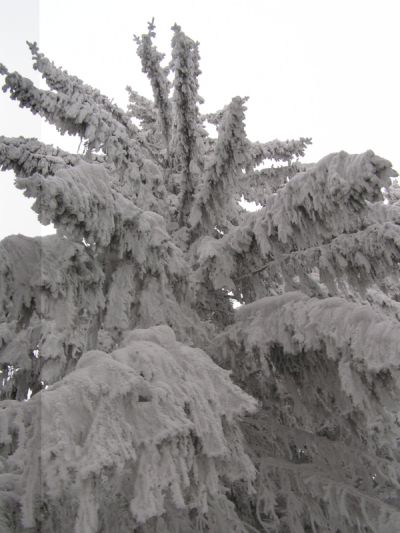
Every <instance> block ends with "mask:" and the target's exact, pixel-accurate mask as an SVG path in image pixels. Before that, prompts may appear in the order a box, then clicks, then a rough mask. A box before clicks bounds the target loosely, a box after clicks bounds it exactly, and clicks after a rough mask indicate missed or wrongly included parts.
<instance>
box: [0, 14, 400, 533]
mask: <svg viewBox="0 0 400 533" xmlns="http://www.w3.org/2000/svg"><path fill="white" fill-rule="evenodd" d="M172 30H173V37H172V53H171V61H170V63H168V64H165V63H164V59H165V57H164V55H163V54H161V53H160V52H159V51H158V50H157V48H156V46H155V44H154V39H155V36H156V34H155V26H154V21H152V22H151V23H150V24H149V27H148V32H147V33H145V34H144V35H142V36H139V37H135V41H136V44H137V53H138V55H139V57H140V59H141V63H142V70H143V72H144V73H145V74H146V75H147V77H148V78H149V81H150V83H151V88H152V91H153V100H150V99H147V98H144V97H142V96H141V95H139V94H138V93H137V92H136V91H135V90H134V88H128V93H129V105H128V109H127V110H126V111H124V110H122V109H120V108H119V107H118V106H116V105H115V104H114V103H112V102H111V101H110V100H109V98H107V97H106V96H104V95H102V94H101V93H100V92H99V91H98V90H95V89H93V88H91V87H90V86H88V85H86V84H85V83H84V82H83V81H81V80H80V79H78V78H77V77H75V76H72V75H70V74H68V73H67V72H66V71H64V70H62V69H61V68H58V67H57V66H55V64H54V63H53V62H52V61H50V60H49V59H48V58H47V57H46V56H45V55H44V54H43V53H42V52H40V51H39V48H38V46H37V44H36V43H28V45H29V49H30V52H31V54H32V58H33V66H34V68H35V69H36V70H38V71H39V72H40V73H41V75H42V77H43V78H44V80H45V81H46V83H47V85H48V90H44V89H39V88H37V87H35V85H34V84H33V83H32V82H31V81H30V80H29V79H27V78H24V77H23V76H21V75H20V74H19V73H17V72H12V71H9V70H8V68H7V67H6V66H4V65H1V66H0V72H1V74H2V75H3V76H4V86H3V90H4V91H5V92H8V93H9V94H10V96H11V98H12V99H14V100H17V101H18V102H19V105H20V106H21V107H24V108H27V109H29V110H30V111H31V112H32V113H34V114H39V115H40V116H41V117H44V118H45V119H46V120H47V121H48V122H49V123H51V124H53V125H54V126H55V127H56V128H57V130H58V131H60V132H61V133H63V134H64V133H67V134H69V135H75V136H78V137H79V138H80V139H82V140H83V141H84V146H85V153H84V154H82V155H79V154H72V153H68V152H65V151H63V150H61V149H59V148H54V147H53V146H49V145H45V144H43V143H41V142H40V141H39V140H37V139H27V138H24V137H18V138H7V137H0V166H1V168H2V169H3V170H7V169H12V170H13V171H14V172H15V175H16V180H15V185H16V187H17V188H19V189H21V190H22V191H23V192H24V194H25V195H26V196H27V197H29V198H34V199H35V203H34V204H33V209H34V211H35V212H36V213H37V215H38V217H39V220H40V221H41V222H42V223H43V224H49V223H53V224H54V226H55V228H56V231H57V233H56V234H55V235H51V236H47V237H35V238H28V237H24V236H22V235H13V236H10V237H7V238H5V239H4V240H3V241H1V242H0V363H1V385H2V386H1V396H0V398H1V402H0V451H1V453H0V458H1V462H0V466H1V468H0V530H1V531H2V532H4V533H22V532H25V531H26V532H27V533H33V532H39V531H40V532H43V533H54V532H57V533H71V532H75V533H108V532H111V531H112V532H113V533H126V532H128V531H137V532H139V533H156V532H157V533H168V532H170V533H175V532H181V533H189V532H210V533H222V532H241V533H243V532H248V533H249V532H250V533H251V532H268V533H310V532H314V533H319V532H320V533H325V532H334V533H361V532H362V533H394V532H395V531H397V530H398V528H399V524H400V449H399V445H400V420H399V415H400V413H399V411H400V410H399V407H400V278H399V273H400V271H399V265H400V233H399V224H400V202H399V198H400V194H399V185H398V184H397V181H396V176H397V173H396V172H395V171H394V170H393V169H392V166H391V163H390V162H389V161H387V160H385V159H383V158H381V157H379V156H377V155H375V154H374V153H373V152H372V151H368V152H366V153H364V154H359V155H350V154H348V153H346V152H339V153H334V154H331V155H328V156H327V157H325V158H324V159H322V160H321V161H319V162H318V163H316V164H305V163H303V162H301V161H300V158H302V157H303V156H304V154H305V150H306V148H307V145H309V144H310V142H311V140H310V139H309V138H300V139H297V140H288V141H278V140H273V141H269V142H251V141H250V140H249V139H248V138H247V136H246V132H245V111H246V101H247V98H245V97H239V96H234V97H233V98H232V99H231V101H230V103H228V104H227V106H226V107H225V108H224V109H222V110H218V111H216V112H215V113H202V112H201V105H202V104H203V100H202V98H201V96H200V95H199V82H198V77H199V74H200V67H199V60H200V55H199V44H198V43H196V42H194V41H193V40H192V39H190V38H189V37H188V36H186V35H185V33H184V32H183V31H182V29H181V28H180V27H179V26H178V25H175V26H174V27H173V28H172ZM207 123H208V124H213V125H214V126H216V128H217V137H216V138H214V137H212V135H210V134H209V133H208V132H207ZM263 164H265V168H262V165H263ZM243 198H244V199H246V200H248V201H254V202H256V203H257V204H258V205H259V207H260V209H259V210H257V211H255V212H248V211H246V210H245V209H244V208H243V207H242V204H241V199H243Z"/></svg>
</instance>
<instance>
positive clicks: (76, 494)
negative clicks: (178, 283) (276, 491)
mask: <svg viewBox="0 0 400 533" xmlns="http://www.w3.org/2000/svg"><path fill="white" fill-rule="evenodd" d="M256 406H257V403H256V401H255V400H254V399H253V398H251V397H250V396H248V395H247V394H246V393H244V392H243V391H242V390H241V389H240V388H239V387H237V386H236V385H234V384H233V383H232V382H231V380H230V378H229V373H228V372H226V371H225V370H223V369H221V368H219V367H218V366H217V365H215V363H213V362H212V360H211V359H210V357H209V356H208V355H207V354H206V353H205V352H203V351H202V350H200V349H195V348H192V347H189V346H186V345H184V344H181V343H179V342H177V340H176V338H175V335H174V333H173V331H172V330H171V329H170V328H168V327H167V326H158V327H153V328H149V329H136V330H134V331H131V332H129V334H128V335H127V336H126V338H125V340H124V341H123V343H122V345H121V347H120V348H119V349H118V350H115V351H113V352H112V353H111V354H106V353H104V352H102V351H100V350H92V351H88V352H87V353H85V354H84V355H83V356H82V358H81V359H80V361H79V363H78V365H77V368H76V369H75V370H74V371H72V372H71V373H69V374H68V375H67V376H66V377H64V379H62V380H60V381H59V382H58V383H55V384H54V385H52V386H51V387H49V388H48V389H47V390H46V391H45V392H43V393H39V394H38V395H37V396H35V397H34V398H32V400H30V401H29V402H21V403H20V404H19V410H20V411H19V413H20V420H22V421H23V423H22V422H20V424H19V425H16V424H15V425H14V424H13V413H12V412H10V411H12V409H13V408H14V407H15V406H14V405H13V404H12V405H11V406H10V409H6V411H5V413H2V414H3V417H2V422H3V424H2V432H1V434H0V443H1V444H3V443H4V441H5V440H6V439H8V438H9V437H10V433H11V431H12V430H14V431H17V433H18V440H19V447H18V450H17V451H16V452H15V456H14V459H15V468H14V473H15V474H16V477H15V478H11V479H10V483H11V480H12V487H13V490H14V491H15V492H16V494H18V503H19V506H20V509H21V515H20V517H19V518H20V523H23V524H24V526H26V527H36V525H37V524H39V523H40V524H43V520H45V521H46V518H47V514H49V515H50V516H51V524H52V527H53V528H55V529H56V530H57V531H60V532H63V533H64V532H65V533H66V532H67V531H73V530H74V529H75V530H76V531H85V532H89V531H90V532H93V533H94V532H95V531H96V530H98V527H97V526H98V525H99V524H103V525H104V524H105V527H106V529H107V530H110V529H112V528H113V527H114V526H115V523H118V524H120V525H121V524H122V525H123V530H124V531H130V530H132V531H133V530H135V529H137V528H138V527H140V526H141V525H143V524H146V522H148V521H150V520H153V521H154V520H157V519H158V518H160V519H162V520H163V521H162V523H163V524H164V525H165V524H166V523H168V524H174V522H175V521H176V520H177V519H176V515H177V514H179V515H181V516H182V515H183V517H184V518H185V522H184V523H185V531H191V530H192V531H193V530H195V529H197V528H195V529H192V527H191V525H193V527H195V525H194V522H195V520H196V517H194V518H192V515H193V509H195V510H196V514H197V516H198V515H200V516H203V515H204V520H205V522H207V515H208V518H209V520H210V526H211V527H210V528H207V529H209V530H210V531H212V532H214V533H217V532H218V529H217V528H216V527H212V522H213V515H214V512H215V511H214V509H215V508H217V509H218V507H219V505H221V504H220V503H219V501H220V500H222V508H221V509H220V512H222V513H223V512H224V511H225V523H228V524H229V523H230V521H234V520H235V519H236V522H237V523H239V520H238V518H237V515H236V513H235V511H234V508H233V506H232V505H229V502H228V500H227V498H226V495H225V492H226V485H227V484H228V483H233V482H235V481H238V480H239V479H244V480H245V481H246V482H247V483H248V484H249V485H251V483H252V482H253V480H254V477H255V471H254V468H253V466H252V463H251V461H250V459H249V457H248V456H247V454H246V453H245V451H244V448H243V445H244V443H243V439H242V436H241V433H240V430H239V427H238V419H239V417H241V416H243V415H245V414H247V413H253V412H254V411H255V410H256ZM71 411H72V412H73V413H74V416H73V417H72V418H71V417H70V414H71ZM4 415H5V416H4ZM65 420H69V423H68V424H67V425H66V424H65ZM15 426H16V427H15ZM66 449H68V450H73V453H71V454H66ZM160 463H161V464H162V465H163V466H164V468H160ZM56 472H57V475H56ZM166 472H168V475H166ZM204 472H206V473H207V475H203V473H204ZM7 475H8V472H6V473H4V470H3V471H2V473H1V474H0V481H2V476H3V477H6V476H7ZM121 476H122V480H124V481H123V483H121ZM93 477H94V478H96V479H100V478H101V479H107V480H108V482H107V483H102V484H100V485H99V486H98V487H97V486H96V487H95V485H94V484H92V482H91V480H92V478H93ZM114 486H119V487H120V496H119V497H118V499H116V498H115V494H114V491H113V487H114ZM42 501H45V502H46V510H45V514H44V511H43V506H42V505H41V502H42ZM211 502H213V503H211ZM223 503H225V509H224V507H223ZM65 506H67V507H68V508H69V509H73V511H72V512H69V513H67V515H68V516H66V514H65V511H64V509H65ZM223 516H224V515H223ZM235 529H236V528H233V529H232V530H235ZM163 530H164V531H165V529H164V528H163ZM166 530H167V531H173V530H175V528H174V527H173V525H170V526H168V527H167V529H166Z"/></svg>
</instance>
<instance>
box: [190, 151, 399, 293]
mask: <svg viewBox="0 0 400 533" xmlns="http://www.w3.org/2000/svg"><path fill="white" fill-rule="evenodd" d="M393 174H394V171H393V169H392V168H391V164H390V163H389V162H388V161H386V160H384V159H381V158H379V157H377V156H375V155H374V154H373V152H371V151H370V152H366V153H365V154H362V155H349V154H346V153H345V152H340V153H339V154H332V155H330V156H327V157H326V158H324V159H322V160H321V161H320V162H319V163H318V164H317V165H315V167H312V168H311V169H310V170H308V171H306V172H303V173H300V174H297V175H296V176H294V177H293V178H292V179H291V180H290V181H289V182H288V183H287V184H286V185H285V186H284V187H283V188H281V189H279V190H278V191H277V193H276V194H275V195H272V196H270V197H269V198H268V199H267V201H266V205H265V207H264V208H263V209H260V210H259V211H258V212H256V213H250V214H248V215H247V217H246V218H245V220H244V222H243V223H242V224H240V225H239V226H237V227H234V228H231V229H230V230H229V232H227V233H226V234H225V235H224V236H223V237H222V238H221V239H218V240H215V239H212V238H211V237H209V238H207V239H206V240H204V243H202V244H200V246H199V252H198V253H199V263H200V265H201V266H200V271H203V273H204V275H205V276H206V277H208V276H210V278H209V279H214V280H215V283H216V288H217V287H218V288H220V287H221V286H226V287H230V288H233V287H234V286H235V284H234V283H233V282H232V276H234V277H235V276H236V277H237V278H240V277H241V276H242V275H243V274H245V275H246V274H248V273H249V272H254V271H257V270H263V268H264V266H265V264H266V263H268V262H269V261H274V260H279V261H280V260H281V259H282V257H284V255H283V254H289V253H291V252H295V251H300V250H306V249H308V248H310V247H319V246H321V245H324V244H327V243H329V242H330V241H331V240H332V239H335V238H336V237H338V236H339V235H341V234H342V233H354V232H357V231H360V230H362V229H365V227H367V225H370V224H371V221H369V222H368V217H369V216H370V211H371V204H370V202H375V201H379V200H382V199H383V197H382V192H381V188H382V187H383V186H384V185H385V184H386V183H387V182H388V180H389V176H390V175H393ZM250 250H251V251H252V253H249V252H250ZM223 280H224V281H223ZM221 283H222V285H221ZM224 284H225V285H224Z"/></svg>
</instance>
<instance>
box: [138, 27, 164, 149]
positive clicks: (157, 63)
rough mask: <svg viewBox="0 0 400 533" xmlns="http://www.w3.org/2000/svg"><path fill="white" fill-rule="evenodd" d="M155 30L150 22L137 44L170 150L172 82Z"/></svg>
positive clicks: (143, 69)
mask: <svg viewBox="0 0 400 533" xmlns="http://www.w3.org/2000/svg"><path fill="white" fill-rule="evenodd" d="M154 30H155V26H154V23H153V22H150V23H149V30H148V33H147V34H144V35H142V36H141V37H135V41H136V44H137V54H138V56H139V57H140V59H141V62H142V71H143V72H144V73H145V74H147V77H148V78H149V80H150V83H151V87H152V89H153V95H154V103H155V107H156V109H157V111H158V116H159V121H160V124H161V131H162V134H163V137H164V141H165V145H166V148H167V150H168V149H169V143H170V137H171V126H172V114H171V103H170V101H169V92H170V88H171V84H170V82H169V81H168V77H167V75H168V69H167V68H165V67H162V66H161V61H162V60H163V59H164V57H165V56H164V54H161V53H160V52H158V51H157V48H156V47H155V46H154V44H153V42H152V41H153V38H154V37H155V35H156V34H155V31H154Z"/></svg>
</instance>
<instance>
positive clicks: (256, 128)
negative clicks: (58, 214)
mask: <svg viewBox="0 0 400 533" xmlns="http://www.w3.org/2000/svg"><path fill="white" fill-rule="evenodd" d="M0 5H1V18H2V32H1V37H0V39H1V41H0V61H1V62H3V63H5V64H6V65H7V67H8V68H9V69H10V70H18V71H20V72H21V73H23V74H25V75H29V76H30V77H31V78H32V79H34V81H38V78H37V75H36V74H35V73H34V71H32V69H31V68H30V54H29V50H28V49H27V47H26V45H25V41H26V40H38V41H39V45H40V47H41V50H42V51H43V52H44V53H45V54H46V55H47V56H48V57H50V58H51V59H53V60H54V61H55V63H56V64H57V65H60V66H62V67H63V68H66V69H67V70H68V71H69V72H70V73H71V74H75V75H77V76H79V77H80V78H82V79H83V80H84V81H85V82H87V83H89V84H91V85H93V86H95V87H97V88H99V89H100V90H101V91H102V92H103V93H105V94H107V95H108V96H110V97H111V98H113V99H114V100H115V101H116V102H117V103H118V104H120V105H121V106H123V107H124V106H125V104H126V101H127V98H126V94H125V86H126V85H127V84H129V85H131V86H132V87H133V88H134V89H135V90H137V91H138V92H141V93H142V94H144V95H147V96H150V94H151V91H150V86H149V83H148V80H147V79H146V77H145V75H144V74H142V73H141V67H140V63H139V59H138V58H137V56H136V54H135V45H134V43H133V40H132V36H133V34H140V33H142V32H144V31H146V22H147V21H148V20H150V19H151V18H152V17H153V16H154V17H155V21H156V25H157V32H158V38H157V43H158V45H159V49H160V50H162V51H164V52H165V53H167V55H168V53H169V43H170V39H171V31H170V27H171V26H172V25H173V24H174V23H175V22H177V23H178V24H180V25H181V26H182V28H183V30H184V31H185V32H186V33H187V34H188V35H190V36H191V37H192V38H194V39H196V40H198V41H200V54H201V67H202V72H203V74H202V76H201V79H200V84H201V95H202V96H203V97H204V98H205V100H206V105H205V108H204V111H212V110H214V109H219V108H221V107H222V106H223V105H225V104H226V103H228V102H229V101H230V99H231V98H232V97H233V96H236V95H240V96H249V97H250V100H249V102H248V112H247V120H246V125H247V132H248V136H249V138H250V139H252V140H260V141H267V140H271V139H274V138H279V139H282V140H285V139H287V138H296V137H300V136H309V137H312V138H313V145H312V147H310V148H309V150H308V153H307V156H306V158H305V161H316V160H318V159H320V158H321V157H323V156H324V155H326V154H328V153H330V152H335V151H338V150H346V151H348V152H350V153H358V152H363V151H365V150H367V149H369V148H372V149H373V150H374V151H375V152H376V153H377V154H379V155H381V156H383V157H386V158H388V159H390V160H391V161H392V163H393V164H394V166H395V168H397V170H399V169H400V146H399V140H400V139H399V133H398V126H397V125H398V124H399V119H400V104H399V96H398V95H399V82H400V74H399V67H398V65H399V59H398V52H399V49H400V46H399V42H398V41H399V37H398V35H399V33H398V20H399V14H400V13H399V11H400V3H399V2H398V0H392V1H390V0H380V1H372V0H335V1H327V0H325V1H323V2H322V1H321V0H319V1H318V0H199V1H189V0H146V1H138V0H137V1H132V0H113V1H112V2H110V1H104V0H96V1H95V0H85V1H83V2H82V1H80V0H68V1H66V0H57V1H54V0H41V1H40V2H39V1H38V0H13V1H12V2H11V1H9V0H0ZM39 28H40V31H39ZM40 83H41V82H40ZM0 113H1V115H0V116H1V134H3V135H10V136H18V135H24V136H35V137H41V139H42V140H43V141H44V142H47V143H53V144H58V145H60V146H62V147H63V148H65V149H69V150H71V151H73V152H76V151H77V148H78V144H79V139H71V138H66V137H60V136H58V135H57V133H56V132H55V130H54V128H52V127H51V126H48V125H45V124H44V125H41V123H40V119H39V118H38V117H31V115H30V113H29V111H26V110H21V109H19V108H18V105H17V104H16V103H15V102H9V101H8V98H7V97H6V96H5V95H3V94H1V95H0ZM0 178H1V179H0V210H1V223H0V238H3V237H4V236H6V235H8V234H10V233H18V232H20V233H24V234H26V235H35V234H39V233H40V231H41V228H40V226H39V225H38V224H37V223H35V215H34V214H32V216H30V213H29V210H28V208H27V203H26V202H24V201H23V200H24V199H23V197H22V193H21V192H20V191H15V192H14V191H13V190H12V180H13V178H12V175H11V174H10V173H2V175H1V176H0ZM44 230H45V231H46V228H44Z"/></svg>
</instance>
